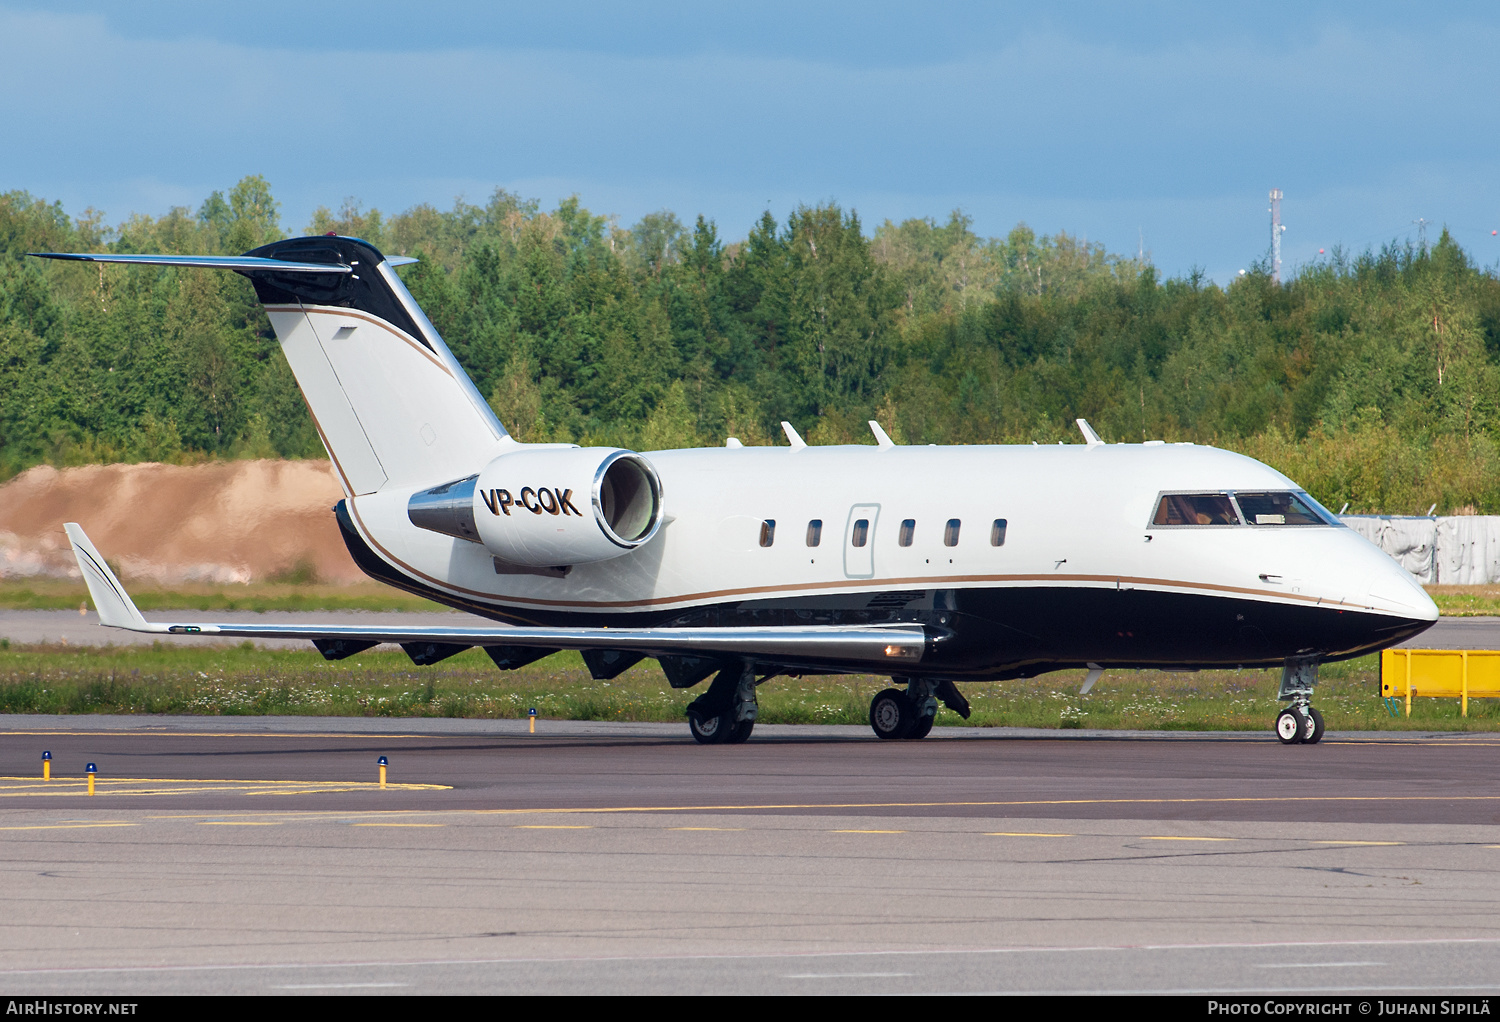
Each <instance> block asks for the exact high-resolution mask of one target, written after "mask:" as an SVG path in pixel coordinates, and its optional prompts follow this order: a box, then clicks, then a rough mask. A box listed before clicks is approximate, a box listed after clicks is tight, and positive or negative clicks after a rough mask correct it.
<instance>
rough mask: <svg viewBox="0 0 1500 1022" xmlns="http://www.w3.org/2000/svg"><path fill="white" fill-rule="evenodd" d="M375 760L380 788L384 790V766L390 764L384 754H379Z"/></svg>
mask: <svg viewBox="0 0 1500 1022" xmlns="http://www.w3.org/2000/svg"><path fill="white" fill-rule="evenodd" d="M375 762H376V763H377V764H378V765H379V767H380V790H381V791H384V790H385V768H386V767H388V766H390V762H389V761H388V760H387V759H386V758H385V757H384V756H381V757H380V758H379V759H377V760H376V761H375Z"/></svg>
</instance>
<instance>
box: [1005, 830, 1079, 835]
mask: <svg viewBox="0 0 1500 1022" xmlns="http://www.w3.org/2000/svg"><path fill="white" fill-rule="evenodd" d="M984 836H985V837H1075V836H1076V835H1074V834H1034V833H1032V832H1031V831H1013V830H992V831H986V832H985V834H984Z"/></svg>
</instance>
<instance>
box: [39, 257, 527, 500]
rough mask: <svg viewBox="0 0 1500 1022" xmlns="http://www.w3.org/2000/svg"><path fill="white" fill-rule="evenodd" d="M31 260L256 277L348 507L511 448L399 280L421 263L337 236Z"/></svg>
mask: <svg viewBox="0 0 1500 1022" xmlns="http://www.w3.org/2000/svg"><path fill="white" fill-rule="evenodd" d="M32 254H33V255H39V256H43V257H44V258H51V259H72V260H78V261H86V262H114V263H140V264H146V265H154V266H189V267H201V268H208V269H225V270H234V271H235V272H236V273H240V274H243V275H244V276H246V277H248V278H249V279H250V282H251V284H253V285H254V287H255V293H256V296H257V297H258V298H259V299H260V302H261V304H262V305H263V306H264V307H265V310H266V314H267V316H268V317H269V318H270V320H271V326H272V328H273V329H274V330H275V331H276V336H277V339H278V340H280V341H281V347H282V350H283V351H284V352H285V354H286V358H287V362H288V363H289V364H290V365H291V368H292V373H293V374H294V375H295V376H296V377H297V385H298V386H299V387H300V388H301V390H302V396H303V397H304V398H305V399H306V401H307V405H308V408H309V410H310V411H311V412H312V417H313V423H314V425H315V426H316V427H317V430H318V434H319V436H321V437H322V440H323V444H324V446H325V447H326V448H327V449H328V454H329V457H331V458H332V459H333V463H334V467H335V468H336V470H337V472H338V475H339V478H340V480H341V482H342V483H343V486H344V490H345V492H346V493H347V494H348V495H349V496H356V495H358V494H362V493H373V492H375V491H377V490H382V489H387V488H395V487H402V486H411V485H420V484H423V483H430V482H432V481H433V480H443V479H452V478H457V477H459V476H464V475H469V474H471V473H473V472H475V471H477V470H478V469H479V468H480V467H481V466H482V465H483V464H484V463H485V461H486V460H487V458H488V457H489V456H491V455H492V453H493V451H494V449H495V447H496V446H497V444H499V443H501V442H502V441H504V440H506V439H507V437H508V434H507V433H506V431H505V427H504V426H502V425H501V424H500V421H499V420H498V419H497V418H496V417H495V414H494V412H493V411H491V410H490V407H489V405H488V404H487V403H486V402H485V400H484V398H483V397H482V396H481V395H480V393H479V391H478V389H476V388H475V386H474V383H473V381H472V380H470V379H469V377H468V374H466V373H465V372H464V370H463V367H462V366H460V365H459V364H458V360H457V359H456V358H454V357H453V353H452V352H451V351H449V350H448V346H447V345H446V344H444V343H443V339H442V337H440V336H439V335H438V332H437V330H436V329H435V328H434V327H433V325H432V323H431V322H430V321H429V320H428V319H427V317H426V315H424V314H423V312H422V310H421V309H420V308H419V307H418V306H417V303H416V300H415V299H413V298H412V296H411V292H409V291H408V290H407V289H406V285H405V284H403V283H402V281H401V278H400V277H398V276H397V275H396V272H395V267H397V266H399V265H402V264H403V263H409V262H414V261H415V260H412V259H407V258H404V257H396V258H391V259H387V258H386V257H385V256H383V255H381V254H380V252H378V251H377V250H376V249H375V248H374V247H373V246H371V245H369V244H367V243H366V242H363V241H360V240H359V239H357V238H342V237H332V236H325V237H309V238H290V239H287V240H285V241H277V242H273V243H272V244H270V245H265V246H262V247H261V248H258V249H255V250H254V251H252V252H247V253H246V254H244V255H242V256H168V255H113V254H107V253H100V254H94V253H54V252H45V253H43V252H38V253H32Z"/></svg>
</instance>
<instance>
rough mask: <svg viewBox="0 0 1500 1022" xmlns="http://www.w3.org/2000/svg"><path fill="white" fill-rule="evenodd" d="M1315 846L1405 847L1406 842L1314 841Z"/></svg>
mask: <svg viewBox="0 0 1500 1022" xmlns="http://www.w3.org/2000/svg"><path fill="white" fill-rule="evenodd" d="M1313 844H1315V845H1404V844H1406V842H1405V841H1314V842H1313Z"/></svg>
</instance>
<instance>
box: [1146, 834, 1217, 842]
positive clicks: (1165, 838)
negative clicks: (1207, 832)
mask: <svg viewBox="0 0 1500 1022" xmlns="http://www.w3.org/2000/svg"><path fill="white" fill-rule="evenodd" d="M1141 840H1142V841H1238V840H1239V838H1237V837H1176V836H1174V835H1166V836H1163V837H1143V838H1141Z"/></svg>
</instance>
